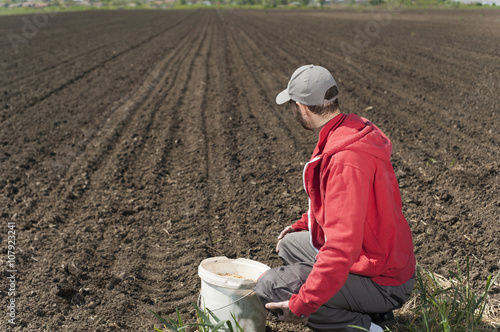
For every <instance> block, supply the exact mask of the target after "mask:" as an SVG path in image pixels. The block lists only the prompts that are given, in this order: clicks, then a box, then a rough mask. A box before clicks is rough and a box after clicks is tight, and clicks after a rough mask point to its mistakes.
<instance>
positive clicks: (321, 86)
mask: <svg viewBox="0 0 500 332" xmlns="http://www.w3.org/2000/svg"><path fill="white" fill-rule="evenodd" d="M333 86H337V83H336V82H335V79H334V78H333V76H332V74H330V72H329V71H328V69H326V68H323V67H321V66H315V65H305V66H302V67H300V68H299V69H297V70H296V71H295V72H294V73H293V74H292V78H291V79H290V81H289V82H288V87H287V88H286V89H285V90H283V91H281V93H280V94H279V95H278V96H276V103H277V104H278V105H281V104H284V103H286V102H287V101H289V100H290V99H292V100H295V101H298V102H299V103H301V104H303V105H306V106H317V105H323V104H327V103H329V102H332V101H334V100H335V99H337V96H335V97H333V98H332V99H330V100H328V99H325V93H326V91H327V90H328V89H330V88H331V87H333Z"/></svg>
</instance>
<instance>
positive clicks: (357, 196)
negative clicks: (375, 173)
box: [289, 165, 370, 316]
mask: <svg viewBox="0 0 500 332" xmlns="http://www.w3.org/2000/svg"><path fill="white" fill-rule="evenodd" d="M323 183H324V186H325V196H324V204H323V206H324V207H325V208H324V211H323V213H324V219H325V224H324V225H323V232H324V234H325V244H324V245H323V246H322V247H321V249H320V251H319V253H318V255H317V256H316V259H317V261H316V263H315V264H314V266H313V269H312V271H311V273H310V275H309V276H308V278H307V280H306V282H305V284H304V285H303V286H302V287H301V288H300V291H299V293H298V294H294V295H292V297H291V298H290V302H289V307H290V310H291V311H292V312H293V313H294V314H295V315H297V316H301V315H305V316H308V315H310V314H311V313H313V312H315V311H316V310H318V308H319V307H320V306H321V305H323V304H324V303H326V302H327V301H328V300H329V299H330V298H332V297H333V295H335V294H336V293H337V292H338V291H339V290H340V289H341V288H342V286H343V285H344V284H345V282H346V280H347V277H348V275H349V270H350V268H351V266H352V265H353V264H354V262H355V261H356V259H357V258H358V257H359V255H360V252H361V248H362V243H363V232H364V229H363V228H364V223H365V218H366V211H367V205H368V196H369V188H370V180H369V179H368V178H367V177H366V176H365V175H364V174H363V173H362V172H361V171H360V170H359V169H357V168H356V167H353V166H350V165H334V166H333V167H332V168H331V169H330V172H329V174H328V175H326V176H325V179H324V180H323Z"/></svg>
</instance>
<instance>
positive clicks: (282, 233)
mask: <svg viewBox="0 0 500 332" xmlns="http://www.w3.org/2000/svg"><path fill="white" fill-rule="evenodd" d="M293 232H295V230H294V229H293V227H292V226H287V227H286V228H285V229H284V230H283V231H282V232H281V233H280V235H279V236H278V240H279V241H278V244H277V245H276V252H280V248H279V246H280V242H281V239H282V238H284V237H285V235H287V234H288V233H293Z"/></svg>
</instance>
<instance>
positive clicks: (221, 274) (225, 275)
mask: <svg viewBox="0 0 500 332" xmlns="http://www.w3.org/2000/svg"><path fill="white" fill-rule="evenodd" d="M217 274H218V275H220V276H223V277H228V278H232V279H249V280H253V281H256V280H254V279H252V278H246V277H244V276H240V275H239V274H234V273H217Z"/></svg>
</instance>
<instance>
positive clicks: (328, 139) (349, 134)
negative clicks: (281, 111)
mask: <svg viewBox="0 0 500 332" xmlns="http://www.w3.org/2000/svg"><path fill="white" fill-rule="evenodd" d="M341 150H353V151H362V152H366V153H369V154H372V155H374V156H375V157H377V158H379V159H382V160H384V161H389V160H390V158H391V153H392V143H391V141H390V140H389V138H388V137H387V136H386V135H385V134H384V133H383V132H382V131H381V130H380V129H378V128H377V126H375V125H374V124H373V123H371V122H370V121H368V120H367V119H365V118H361V117H359V116H357V115H356V114H349V115H344V114H340V115H338V116H336V117H335V118H334V119H332V120H330V122H328V123H327V124H326V125H325V127H324V128H323V129H322V130H321V132H320V135H319V140H318V144H317V145H316V149H315V150H314V153H313V156H312V158H314V157H316V156H318V155H332V154H335V153H337V152H339V151H341Z"/></svg>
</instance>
